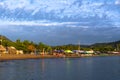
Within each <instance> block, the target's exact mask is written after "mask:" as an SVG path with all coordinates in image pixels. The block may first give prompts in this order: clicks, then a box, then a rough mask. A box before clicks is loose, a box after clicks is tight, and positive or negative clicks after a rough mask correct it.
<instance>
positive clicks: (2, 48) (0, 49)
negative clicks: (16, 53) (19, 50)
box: [0, 45, 6, 54]
mask: <svg viewBox="0 0 120 80" xmlns="http://www.w3.org/2000/svg"><path fill="white" fill-rule="evenodd" d="M4 53H6V48H5V47H4V46H2V45H0V54H4Z"/></svg>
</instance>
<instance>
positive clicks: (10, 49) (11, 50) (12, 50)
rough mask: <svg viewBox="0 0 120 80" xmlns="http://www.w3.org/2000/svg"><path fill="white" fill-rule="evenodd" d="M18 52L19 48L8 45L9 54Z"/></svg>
mask: <svg viewBox="0 0 120 80" xmlns="http://www.w3.org/2000/svg"><path fill="white" fill-rule="evenodd" d="M16 53H17V50H16V48H15V47H13V46H10V47H8V54H16Z"/></svg>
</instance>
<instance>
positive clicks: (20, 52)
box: [16, 50, 24, 54]
mask: <svg viewBox="0 0 120 80" xmlns="http://www.w3.org/2000/svg"><path fill="white" fill-rule="evenodd" d="M16 54H24V53H23V50H17V51H16Z"/></svg>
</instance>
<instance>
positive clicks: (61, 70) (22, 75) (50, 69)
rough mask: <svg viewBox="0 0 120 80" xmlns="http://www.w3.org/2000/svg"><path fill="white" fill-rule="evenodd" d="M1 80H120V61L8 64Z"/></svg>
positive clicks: (92, 59)
mask: <svg viewBox="0 0 120 80" xmlns="http://www.w3.org/2000/svg"><path fill="white" fill-rule="evenodd" d="M0 80H120V57H119V56H113V57H89V58H61V59H36V60H34V59H30V60H12V61H4V62H0Z"/></svg>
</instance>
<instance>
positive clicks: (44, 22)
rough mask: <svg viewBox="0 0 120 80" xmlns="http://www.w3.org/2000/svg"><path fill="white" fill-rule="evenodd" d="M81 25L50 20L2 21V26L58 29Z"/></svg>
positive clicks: (0, 23)
mask: <svg viewBox="0 0 120 80" xmlns="http://www.w3.org/2000/svg"><path fill="white" fill-rule="evenodd" d="M76 24H79V22H51V21H48V20H41V21H10V20H0V25H1V26H2V25H3V26H5V25H8V26H12V25H14V26H19V25H23V26H41V27H42V26H43V27H45V26H50V27H54V26H55V27H56V26H66V25H76Z"/></svg>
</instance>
